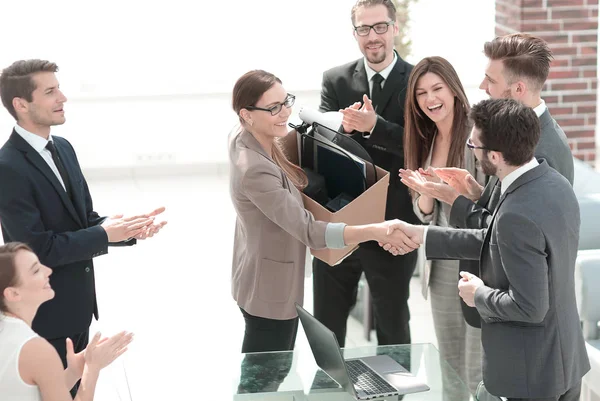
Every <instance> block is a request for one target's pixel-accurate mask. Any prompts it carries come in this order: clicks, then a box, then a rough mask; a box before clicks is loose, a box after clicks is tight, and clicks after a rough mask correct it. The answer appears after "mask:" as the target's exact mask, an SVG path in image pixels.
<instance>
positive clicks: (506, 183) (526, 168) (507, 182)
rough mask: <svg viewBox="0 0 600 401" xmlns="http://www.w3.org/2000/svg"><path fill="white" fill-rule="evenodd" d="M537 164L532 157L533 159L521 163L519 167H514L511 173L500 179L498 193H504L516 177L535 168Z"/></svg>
mask: <svg viewBox="0 0 600 401" xmlns="http://www.w3.org/2000/svg"><path fill="white" fill-rule="evenodd" d="M538 165H539V163H538V161H537V160H536V158H535V157H534V158H533V159H531V160H530V161H529V162H527V163H526V164H524V165H522V166H521V167H519V168H518V169H516V170H515V171H513V172H512V173H510V174H508V175H507V176H506V177H504V179H503V180H502V183H501V186H500V193H501V194H504V192H506V190H507V189H508V187H510V186H511V185H512V183H513V182H515V181H516V180H517V178H519V177H520V176H522V175H523V174H525V173H526V172H528V171H529V170H532V169H534V168H536V167H537V166H538Z"/></svg>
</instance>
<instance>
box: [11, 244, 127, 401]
mask: <svg viewBox="0 0 600 401" xmlns="http://www.w3.org/2000/svg"><path fill="white" fill-rule="evenodd" d="M51 274H52V270H51V269H50V268H48V267H46V266H44V265H42V264H41V263H40V261H39V260H38V258H37V256H36V255H35V254H34V253H33V252H32V251H31V249H30V248H29V247H28V246H27V245H25V244H22V243H18V242H12V243H8V244H6V245H3V246H0V394H1V395H2V396H1V398H2V400H3V401H17V400H18V401H39V400H43V401H70V400H71V399H72V397H71V395H70V394H69V389H71V388H72V387H73V386H74V385H75V383H76V382H77V381H78V380H80V379H81V384H80V386H79V390H78V392H77V395H76V397H75V400H77V401H88V400H93V399H94V391H95V389H96V382H97V381H98V376H99V374H100V370H102V369H103V368H104V367H106V366H108V365H109V364H111V363H112V362H113V361H114V360H115V359H116V358H117V357H119V356H120V355H121V354H123V353H124V352H125V351H126V350H127V345H128V344H129V343H130V342H131V340H132V334H131V333H129V334H127V333H125V332H122V333H119V334H117V335H115V336H113V337H110V338H104V339H100V333H97V334H96V335H95V336H94V338H93V339H92V341H91V342H90V344H89V345H88V346H87V349H86V350H85V351H84V352H80V353H78V354H75V353H74V352H73V344H72V342H70V340H67V360H68V362H69V366H68V367H67V369H63V365H62V362H61V360H60V358H59V356H58V353H57V352H56V350H55V349H54V347H52V345H50V343H49V342H48V341H46V340H45V339H43V338H41V337H39V336H38V335H37V334H36V333H35V332H34V331H33V330H32V329H31V322H32V321H33V318H34V317H35V314H36V313H37V310H38V308H39V306H40V305H41V304H42V303H44V302H46V301H47V300H49V299H52V298H54V291H53V290H52V288H51V287H50V281H49V277H50V275H51Z"/></svg>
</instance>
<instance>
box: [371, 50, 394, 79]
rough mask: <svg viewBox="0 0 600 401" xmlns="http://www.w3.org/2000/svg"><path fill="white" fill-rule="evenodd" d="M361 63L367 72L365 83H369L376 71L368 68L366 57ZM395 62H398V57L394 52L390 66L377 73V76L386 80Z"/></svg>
mask: <svg viewBox="0 0 600 401" xmlns="http://www.w3.org/2000/svg"><path fill="white" fill-rule="evenodd" d="M363 61H364V63H365V70H366V71H367V81H369V82H371V78H373V75H375V74H377V71H375V70H374V69H372V68H371V67H369V64H368V63H367V58H366V57H365V58H364V59H363ZM396 61H398V55H397V54H396V52H394V59H393V60H392V62H391V63H390V65H388V66H387V67H385V68H384V69H383V70H381V71H379V75H381V76H382V77H383V79H384V80H386V79H387V77H388V76H389V75H390V72H392V69H393V68H394V66H395V65H396Z"/></svg>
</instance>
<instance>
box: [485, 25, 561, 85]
mask: <svg viewBox="0 0 600 401" xmlns="http://www.w3.org/2000/svg"><path fill="white" fill-rule="evenodd" d="M483 51H484V53H485V55H486V57H487V58H489V59H490V60H502V64H503V65H504V71H505V73H504V76H505V78H506V80H507V81H508V83H514V82H516V81H518V80H519V79H529V80H530V82H531V83H532V89H534V90H535V91H541V90H542V87H543V86H544V83H545V82H546V79H547V78H548V72H549V71H550V62H551V61H552V59H553V56H552V52H551V51H550V48H549V47H548V44H547V43H546V42H545V41H544V40H543V39H540V38H538V37H536V36H532V35H528V34H526V33H513V34H510V35H505V36H500V37H497V38H495V39H494V40H492V41H491V42H486V43H485V45H484V47H483Z"/></svg>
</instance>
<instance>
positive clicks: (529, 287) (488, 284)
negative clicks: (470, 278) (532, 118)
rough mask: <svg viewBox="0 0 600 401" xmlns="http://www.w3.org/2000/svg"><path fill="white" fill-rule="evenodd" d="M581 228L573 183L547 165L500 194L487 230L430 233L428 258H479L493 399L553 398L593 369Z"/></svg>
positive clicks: (480, 306)
mask: <svg viewBox="0 0 600 401" xmlns="http://www.w3.org/2000/svg"><path fill="white" fill-rule="evenodd" d="M579 225H580V217H579V204H578V203H577V199H576V197H575V193H574V192H573V189H572V187H571V185H570V184H569V182H568V181H567V180H566V179H565V178H564V177H562V176H561V175H560V174H559V173H557V172H556V171H555V170H554V169H551V168H550V167H549V166H548V163H546V162H545V161H542V163H541V164H540V165H539V166H537V167H536V168H534V169H532V170H530V171H528V172H526V173H525V174H523V175H522V176H520V177H519V178H518V179H517V180H516V181H515V182H514V183H513V184H512V185H511V186H510V187H509V188H508V189H507V190H506V192H505V193H504V195H502V196H501V198H500V201H499V204H498V207H497V208H496V212H495V213H494V215H493V216H492V218H491V221H490V226H489V228H488V229H480V230H460V229H451V228H447V229H443V228H439V227H430V228H429V230H428V233H427V239H426V240H427V248H426V249H427V257H428V258H431V259H471V260H479V263H480V266H481V279H482V280H483V282H484V283H485V286H484V287H481V288H479V289H478V290H477V292H476V293H475V306H476V308H477V311H478V312H479V314H480V315H481V319H482V324H481V329H482V332H481V339H482V343H483V350H484V356H483V380H484V383H485V386H486V388H487V389H488V390H489V392H490V393H492V394H494V395H497V396H503V397H509V398H547V397H554V396H557V395H560V394H563V393H565V392H566V391H567V390H569V389H570V388H571V387H573V386H574V385H575V384H577V383H578V382H579V381H580V380H581V378H582V377H583V375H584V374H585V373H586V372H587V371H588V370H589V369H590V364H589V360H588V357H587V353H586V350H585V343H584V340H583V334H582V331H581V326H580V322H579V314H578V312H577V305H576V301H575V283H574V280H575V278H574V271H575V259H576V257H577V246H578V242H579Z"/></svg>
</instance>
